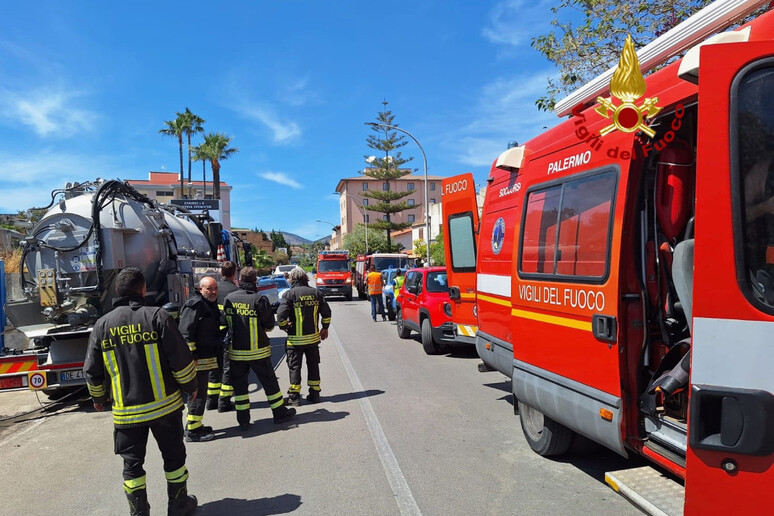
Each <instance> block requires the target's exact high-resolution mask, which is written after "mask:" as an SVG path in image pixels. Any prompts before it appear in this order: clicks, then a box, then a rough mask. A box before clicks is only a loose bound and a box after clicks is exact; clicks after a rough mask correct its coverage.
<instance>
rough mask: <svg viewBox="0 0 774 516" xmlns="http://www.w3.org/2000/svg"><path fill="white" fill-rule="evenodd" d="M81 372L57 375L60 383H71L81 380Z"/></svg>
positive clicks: (63, 372) (66, 372)
mask: <svg viewBox="0 0 774 516" xmlns="http://www.w3.org/2000/svg"><path fill="white" fill-rule="evenodd" d="M83 379H84V377H83V371H82V370H76V371H62V372H61V373H59V381H62V382H73V381H75V380H83Z"/></svg>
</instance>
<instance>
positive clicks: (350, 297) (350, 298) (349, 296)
mask: <svg viewBox="0 0 774 516" xmlns="http://www.w3.org/2000/svg"><path fill="white" fill-rule="evenodd" d="M346 299H347V301H352V291H351V290H350V291H349V293H348V294H347V297H346Z"/></svg>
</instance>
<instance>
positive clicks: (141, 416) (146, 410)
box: [113, 391, 183, 425]
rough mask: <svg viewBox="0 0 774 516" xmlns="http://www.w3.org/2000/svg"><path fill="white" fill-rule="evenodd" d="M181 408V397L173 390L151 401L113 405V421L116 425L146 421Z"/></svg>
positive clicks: (178, 392)
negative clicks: (129, 405)
mask: <svg viewBox="0 0 774 516" xmlns="http://www.w3.org/2000/svg"><path fill="white" fill-rule="evenodd" d="M181 408H183V398H182V397H181V396H180V391H175V392H174V394H171V395H169V396H167V397H166V398H164V399H162V400H159V401H154V402H152V403H145V404H142V405H133V406H131V407H122V408H118V407H115V406H114V407H113V422H114V423H115V424H116V425H130V424H136V423H147V422H149V421H153V420H154V419H159V418H161V417H163V416H166V415H168V414H171V413H173V412H175V411H176V410H179V409H181Z"/></svg>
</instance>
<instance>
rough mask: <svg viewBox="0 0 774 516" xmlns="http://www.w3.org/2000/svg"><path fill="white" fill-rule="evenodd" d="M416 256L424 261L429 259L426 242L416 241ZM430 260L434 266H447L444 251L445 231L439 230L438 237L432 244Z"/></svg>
mask: <svg viewBox="0 0 774 516" xmlns="http://www.w3.org/2000/svg"><path fill="white" fill-rule="evenodd" d="M414 254H415V255H417V256H419V257H420V258H421V259H422V260H424V259H425V258H426V257H427V248H426V247H425V241H424V240H414ZM430 259H431V260H432V262H433V265H446V256H445V254H444V250H443V230H439V231H438V236H437V237H436V238H435V239H433V240H432V241H431V242H430Z"/></svg>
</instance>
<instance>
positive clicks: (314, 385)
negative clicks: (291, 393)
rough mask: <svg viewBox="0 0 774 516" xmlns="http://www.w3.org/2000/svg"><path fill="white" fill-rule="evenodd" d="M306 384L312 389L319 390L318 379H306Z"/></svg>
mask: <svg viewBox="0 0 774 516" xmlns="http://www.w3.org/2000/svg"><path fill="white" fill-rule="evenodd" d="M306 384H307V385H308V386H309V388H310V389H311V390H313V391H319V390H320V380H307V382H306Z"/></svg>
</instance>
